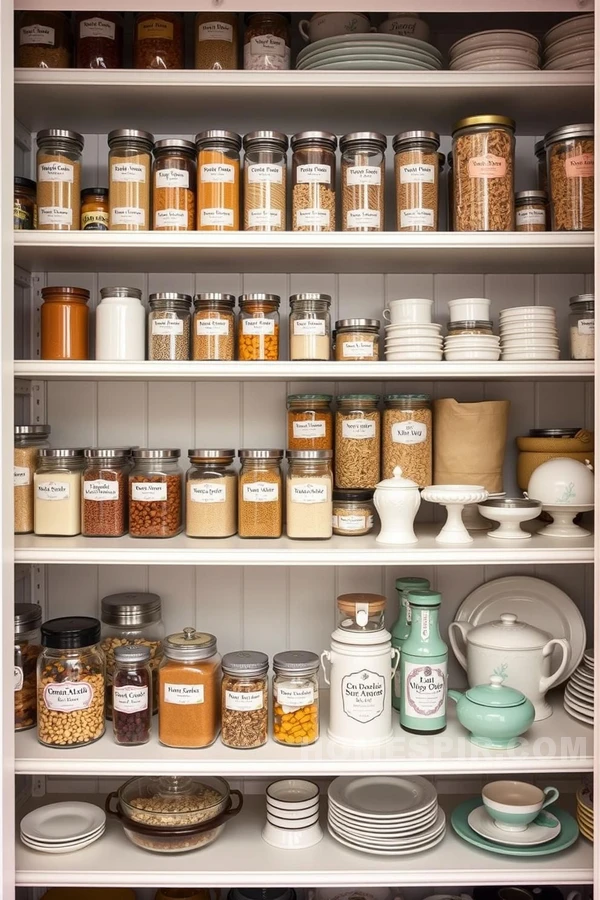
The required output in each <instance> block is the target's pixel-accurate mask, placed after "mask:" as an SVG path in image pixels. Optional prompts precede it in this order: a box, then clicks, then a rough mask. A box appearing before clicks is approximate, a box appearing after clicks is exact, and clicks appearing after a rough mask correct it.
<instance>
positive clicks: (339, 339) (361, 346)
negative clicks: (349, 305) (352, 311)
mask: <svg viewBox="0 0 600 900" xmlns="http://www.w3.org/2000/svg"><path fill="white" fill-rule="evenodd" d="M380 327H381V323H380V321H379V319H339V320H338V321H337V322H336V323H335V358H336V360H338V361H345V360H352V361H353V362H359V361H363V362H373V361H375V360H378V359H379V329H380Z"/></svg>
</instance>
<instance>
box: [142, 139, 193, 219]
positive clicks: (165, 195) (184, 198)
mask: <svg viewBox="0 0 600 900" xmlns="http://www.w3.org/2000/svg"><path fill="white" fill-rule="evenodd" d="M153 188H154V189H153V193H152V208H153V211H154V215H153V222H152V227H153V229H154V230H155V231H194V229H195V227H196V148H195V146H194V144H192V142H191V141H183V140H179V138H169V139H168V140H164V141H157V142H156V143H155V145H154V178H153Z"/></svg>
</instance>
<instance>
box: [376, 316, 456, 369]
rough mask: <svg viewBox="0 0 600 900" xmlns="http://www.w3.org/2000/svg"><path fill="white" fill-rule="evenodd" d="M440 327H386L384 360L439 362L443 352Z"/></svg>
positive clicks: (430, 324)
mask: <svg viewBox="0 0 600 900" xmlns="http://www.w3.org/2000/svg"><path fill="white" fill-rule="evenodd" d="M441 331H442V326H441V325H437V324H435V323H434V322H430V323H423V324H421V325H386V327H385V358H386V359H390V360H395V361H396V362H402V361H404V362H439V361H440V360H441V358H442V352H443V341H444V339H443V337H442V334H441Z"/></svg>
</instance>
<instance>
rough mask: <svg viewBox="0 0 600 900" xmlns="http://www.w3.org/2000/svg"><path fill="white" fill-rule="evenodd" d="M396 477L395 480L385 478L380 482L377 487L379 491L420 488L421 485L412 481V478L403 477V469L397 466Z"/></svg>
mask: <svg viewBox="0 0 600 900" xmlns="http://www.w3.org/2000/svg"><path fill="white" fill-rule="evenodd" d="M393 474H394V477H393V478H384V480H383V481H380V482H379V484H377V485H376V488H377V490H380V489H383V490H393V489H398V488H418V487H419V485H418V484H417V482H416V481H412V479H410V478H403V477H402V468H401V467H400V466H396V467H395V469H394V473H393Z"/></svg>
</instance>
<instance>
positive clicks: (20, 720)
mask: <svg viewBox="0 0 600 900" xmlns="http://www.w3.org/2000/svg"><path fill="white" fill-rule="evenodd" d="M41 624H42V610H41V609H40V607H39V606H37V605H36V604H35V603H15V663H14V672H13V677H14V689H15V731H26V730H27V729H28V728H33V726H34V725H35V723H36V721H37V700H36V693H37V691H36V671H35V670H36V663H37V658H38V656H39V655H40V653H41V650H42V647H41V635H40V625H41Z"/></svg>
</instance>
